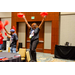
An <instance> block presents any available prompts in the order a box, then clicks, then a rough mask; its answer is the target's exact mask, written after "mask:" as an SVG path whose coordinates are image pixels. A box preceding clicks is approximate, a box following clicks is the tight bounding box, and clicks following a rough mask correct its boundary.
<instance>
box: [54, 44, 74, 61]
mask: <svg viewBox="0 0 75 75" xmlns="http://www.w3.org/2000/svg"><path fill="white" fill-rule="evenodd" d="M54 56H55V58H63V59H73V60H75V46H59V45H56V46H55V53H54Z"/></svg>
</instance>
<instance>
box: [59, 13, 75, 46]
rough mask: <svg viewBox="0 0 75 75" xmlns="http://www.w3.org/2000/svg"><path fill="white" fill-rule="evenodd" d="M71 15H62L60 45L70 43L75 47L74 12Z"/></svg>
mask: <svg viewBox="0 0 75 75" xmlns="http://www.w3.org/2000/svg"><path fill="white" fill-rule="evenodd" d="M71 14H72V15H70V14H68V13H67V12H66V15H60V36H59V38H60V39H59V44H60V45H64V44H65V42H67V41H68V42H70V43H72V46H75V14H74V15H73V12H71Z"/></svg>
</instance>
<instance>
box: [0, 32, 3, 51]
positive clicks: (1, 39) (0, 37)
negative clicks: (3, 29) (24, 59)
mask: <svg viewBox="0 0 75 75" xmlns="http://www.w3.org/2000/svg"><path fill="white" fill-rule="evenodd" d="M3 39H4V37H3V36H2V33H0V50H2V45H3Z"/></svg>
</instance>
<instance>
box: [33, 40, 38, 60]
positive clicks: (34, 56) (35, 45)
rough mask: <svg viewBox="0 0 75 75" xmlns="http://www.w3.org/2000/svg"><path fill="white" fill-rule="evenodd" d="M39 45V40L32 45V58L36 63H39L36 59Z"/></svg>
mask: <svg viewBox="0 0 75 75" xmlns="http://www.w3.org/2000/svg"><path fill="white" fill-rule="evenodd" d="M38 43H39V40H35V41H33V43H32V57H33V60H34V61H37V59H36V47H37V45H38Z"/></svg>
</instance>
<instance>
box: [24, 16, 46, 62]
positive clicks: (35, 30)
mask: <svg viewBox="0 0 75 75" xmlns="http://www.w3.org/2000/svg"><path fill="white" fill-rule="evenodd" d="M23 18H24V20H25V23H26V24H27V26H28V28H29V30H30V33H29V34H30V35H29V38H30V56H31V61H33V62H37V59H36V47H37V45H38V43H39V31H40V28H41V26H42V25H43V22H44V20H45V18H46V16H44V17H43V19H42V22H41V24H40V25H39V26H38V25H37V24H36V23H32V25H31V26H30V25H29V23H28V22H27V20H26V17H25V15H23ZM37 26H38V27H37Z"/></svg>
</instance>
